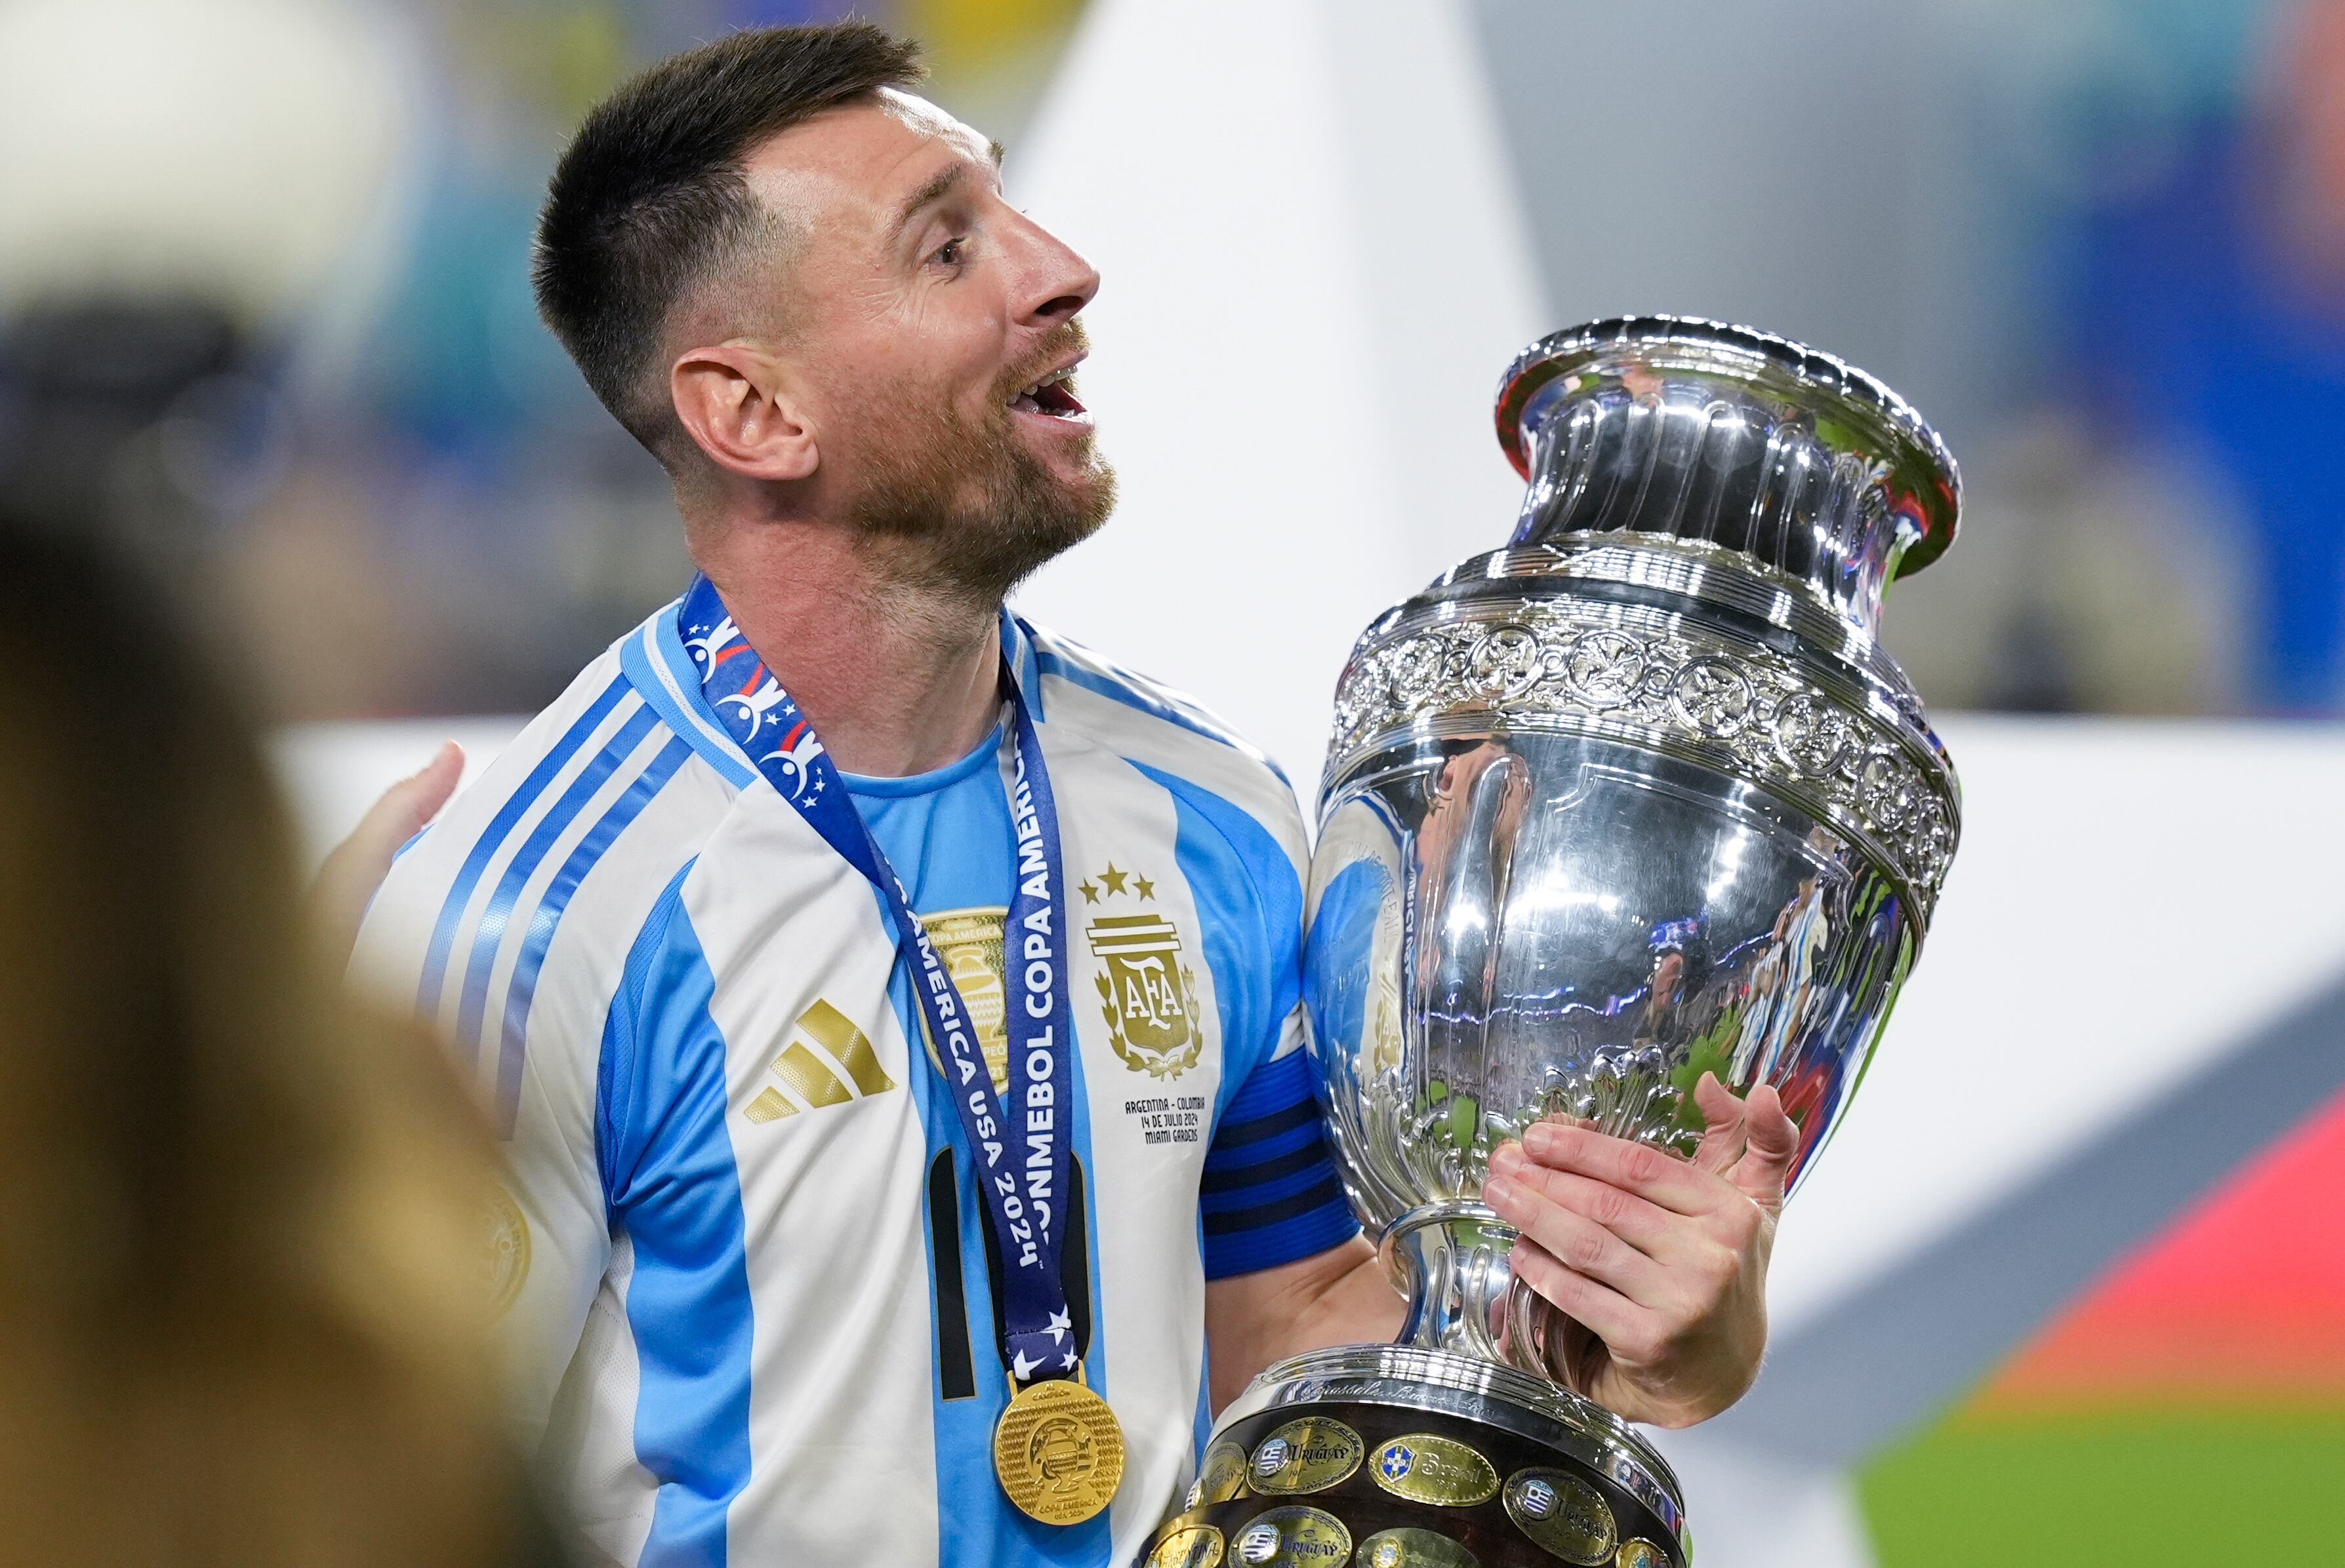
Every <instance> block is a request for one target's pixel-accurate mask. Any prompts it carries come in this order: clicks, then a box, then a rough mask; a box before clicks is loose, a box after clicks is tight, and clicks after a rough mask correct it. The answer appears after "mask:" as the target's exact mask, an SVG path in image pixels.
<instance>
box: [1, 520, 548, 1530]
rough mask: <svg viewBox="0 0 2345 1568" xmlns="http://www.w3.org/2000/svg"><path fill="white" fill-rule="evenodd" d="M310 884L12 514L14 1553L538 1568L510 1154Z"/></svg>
mask: <svg viewBox="0 0 2345 1568" xmlns="http://www.w3.org/2000/svg"><path fill="white" fill-rule="evenodd" d="M295 875H296V874H295V866H294V863H293V855H292V852H291V849H290V847H289V835H288V831H287V826H286V824H285V822H284V820H283V819H282V817H281V816H280V814H279V805H278V802H277V800H276V797H275V794H274V792H273V790H272V787H271V784H270V781H269V777H268V775H267V773H266V769H265V766H264V764H263V762H262V759H261V756H260V754H259V748H258V746H257V744H256V743H255V740H254V737H253V732H252V730H251V728H250V727H249V724H248V723H247V722H246V719H245V716H244V714H242V713H240V712H239V711H238V710H237V708H236V706H235V704H234V703H233V702H231V701H230V700H229V698H228V695H227V694H226V691H225V688H224V686H223V685H222V683H219V682H218V681H217V680H216V679H215V678H214V677H213V675H212V674H211V673H210V671H209V669H208V666H207V664H206V663H205V662H204V661H203V660H202V659H201V658H200V657H198V655H197V654H196V652H194V650H193V649H192V647H191V645H190V644H189V642H188V641H187V640H186V639H185V638H183V637H181V636H179V635H178V634H177V633H176V632H174V630H173V629H172V623H171V622H170V619H169V618H168V616H167V613H166V612H164V611H163V610H162V608H161V607H160V604H159V602H158V601H157V600H156V599H154V598H151V597H150V596H149V595H147V593H145V592H142V591H141V590H140V589H139V587H138V586H137V583H136V582H135V581H134V580H133V579H131V578H129V577H128V576H127V575H124V574H122V573H120V572H117V571H116V570H114V569H113V568H112V567H110V566H109V565H108V564H107V562H106V561H103V560H102V559H100V558H99V557H98V556H96V554H94V553H92V552H90V551H87V550H86V549H83V548H81V547H78V546H72V545H67V544H66V543H64V542H61V541H59V540H58V539H56V537H55V536H54V535H53V534H46V533H36V532H33V531H28V530H26V529H25V528H24V527H21V526H17V525H14V524H7V523H5V522H0V1017H5V1020H6V1028H5V1032H0V1520H5V1528H6V1532H7V1538H8V1544H7V1552H6V1554H7V1556H8V1558H9V1560H10V1561H12V1562H26V1563H35V1562H38V1563H77V1564H85V1565H111V1564H134V1563H135V1564H142V1565H143V1564H162V1563H190V1564H196V1563H217V1564H219V1565H221V1568H230V1565H233V1568H264V1565H281V1568H295V1565H297V1564H299V1565H304V1568H334V1565H343V1564H347V1565H351V1568H359V1565H375V1564H380V1565H382V1568H391V1565H393V1564H399V1565H414V1564H421V1563H432V1564H448V1565H473V1564H478V1565H482V1568H486V1565H488V1564H500V1563H514V1562H517V1561H519V1562H526V1561H544V1560H546V1559H544V1558H543V1557H541V1556H538V1555H536V1554H535V1553H532V1552H531V1551H530V1550H529V1549H528V1548H527V1547H526V1545H525V1544H524V1537H523V1532H522V1531H521V1530H519V1529H517V1528H516V1516H517V1513H518V1512H526V1510H518V1511H517V1510H515V1509H514V1508H513V1504H514V1502H515V1501H516V1499H517V1498H518V1496H519V1495H520V1494H519V1492H517V1491H516V1489H515V1487H514V1485H513V1476H514V1472H515V1467H513V1465H512V1464H511V1463H509V1462H507V1461H506V1459H505V1457H504V1453H503V1446H502V1442H503V1429H502V1423H501V1412H500V1411H498V1410H497V1409H496V1408H495V1405H496V1402H497V1401H496V1397H495V1387H496V1384H495V1380H494V1379H493V1378H492V1376H491V1375H490V1351H489V1348H488V1338H487V1334H486V1329H487V1324H488V1319H489V1316H490V1312H491V1310H492V1304H493V1303H492V1300H491V1295H492V1291H491V1286H490V1283H489V1280H488V1278H487V1276H488V1275H489V1273H490V1270H487V1269H484V1267H483V1265H482V1216H483V1214H484V1213H490V1212H492V1211H493V1208H494V1205H495V1203H496V1201H497V1192H498V1189H497V1187H496V1185H495V1182H494V1179H493V1176H492V1168H493V1166H492V1159H493V1149H492V1145H491V1143H490V1140H489V1139H488V1138H487V1137H486V1136H485V1133H484V1131H483V1130H482V1128H481V1127H480V1126H479V1123H478V1118H477V1117H476V1116H475V1115H474V1114H473V1112H472V1109H471V1108H470V1107H469V1106H468V1105H467V1104H466V1103H465V1101H464V1098H463V1096H462V1091H461V1089H460V1088H459V1087H458V1086H456V1085H455V1084H454V1083H453V1081H452V1078H451V1077H450V1075H449V1074H448V1073H447V1071H446V1070H445V1067H444V1065H443V1064H442V1061H441V1060H440V1059H439V1057H437V1056H436V1055H435V1054H434V1053H432V1052H431V1051H430V1050H429V1049H428V1048H426V1047H420V1046H419V1044H418V1042H417V1041H415V1040H413V1039H411V1038H408V1037H406V1035H405V1033H404V1032H403V1031H389V1030H383V1029H380V1028H372V1027H369V1026H368V1025H367V1023H366V1022H365V1021H363V1020H361V1019H360V1018H359V1017H354V1016H353V1014H352V1012H351V1010H350V1008H349V1007H348V1006H347V1004H346V1003H345V1002H344V1001H343V1000H342V998H341V997H340V996H339V995H338V992H337V989H336V987H335V986H333V984H332V982H331V978H330V970H329V969H328V968H327V966H325V965H323V964H321V963H318V962H314V961H313V959H314V954H313V951H312V948H311V945H310V939H309V938H308V936H307V935H306V933H305V931H304V929H303V927H302V925H301V923H300V921H299V917H298V914H297V904H296V899H295ZM534 1536H535V1538H536V1539H538V1540H540V1541H541V1542H542V1541H543V1531H542V1530H540V1531H537V1532H535V1533H534Z"/></svg>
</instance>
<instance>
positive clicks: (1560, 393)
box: [1497, 316, 1962, 633]
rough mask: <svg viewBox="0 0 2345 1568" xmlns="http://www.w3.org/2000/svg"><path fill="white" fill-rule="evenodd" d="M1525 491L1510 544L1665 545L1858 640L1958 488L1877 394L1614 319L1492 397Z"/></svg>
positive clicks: (1656, 320) (1767, 338)
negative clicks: (1773, 574) (1779, 584)
mask: <svg viewBox="0 0 2345 1568" xmlns="http://www.w3.org/2000/svg"><path fill="white" fill-rule="evenodd" d="M1497 426H1498V441H1499V444H1500V445H1501V446H1502V447H1504V448H1505V450H1506V453H1507V457H1508V460H1510V461H1511V462H1512V463H1513V464H1514V465H1515V470H1516V471H1517V472H1518V473H1520V474H1521V475H1522V476H1523V478H1524V479H1525V480H1526V481H1528V482H1529V485H1530V490H1529V492H1528V494H1527V495H1526V497H1525V498H1524V502H1523V511H1522V516H1521V519H1520V521H1518V524H1517V526H1516V531H1515V535H1514V540H1513V542H1514V543H1515V544H1516V545H1518V546H1524V545H1538V544H1545V543H1549V542H1552V541H1557V540H1558V539H1560V538H1561V537H1562V536H1564V535H1567V534H1579V535H1586V534H1591V533H1608V532H1641V533H1660V534H1666V535H1670V536H1672V537H1675V538H1679V539H1684V540H1691V541H1703V542H1708V543H1711V544H1715V545H1718V546H1721V547H1723V548H1726V549H1729V550H1732V551H1738V552H1740V553H1741V555H1743V556H1746V557H1750V558H1752V559H1754V560H1755V561H1757V562H1758V563H1759V564H1760V565H1761V566H1763V567H1768V568H1771V569H1773V570H1775V571H1777V572H1783V573H1785V574H1787V575H1789V576H1791V577H1792V578H1795V579H1797V580H1799V581H1800V582H1803V583H1805V584H1806V585H1807V586H1808V587H1810V588H1811V589H1812V590H1813V591H1814V592H1817V593H1819V594H1820V595H1822V597H1823V598H1824V599H1825V600H1826V601H1827V602H1829V603H1830V604H1831V605H1832V608H1833V609H1835V610H1836V611H1837V612H1839V613H1840V614H1842V615H1843V617H1845V618H1847V619H1848V620H1850V621H1852V622H1855V623H1856V624H1858V625H1860V626H1862V627H1863V629H1864V631H1865V632H1868V633H1871V632H1876V631H1877V629H1878V621H1879V616H1880V603H1881V595H1882V593H1883V591H1884V590H1885V588H1886V587H1887V585H1888V582H1889V581H1890V580H1891V579H1892V578H1893V577H1902V576H1903V575H1905V574H1906V573H1908V572H1918V571H1920V570H1921V569H1922V568H1923V567H1924V566H1926V565H1928V564H1929V563H1930V562H1931V561H1934V560H1936V559H1937V558H1938V557H1939V555H1941V554H1943V553H1944V551H1945V548H1946V546H1947V545H1948V544H1950V543H1952V542H1953V541H1954V530H1955V526H1956V523H1957V521H1958V519H1959V516H1960V513H1961V510H1962V481H1961V478H1960V475H1959V472H1958V470H1956V469H1955V466H1954V458H1953V457H1952V455H1951V454H1949V453H1948V452H1947V450H1946V448H1945V443H1944V441H1942V440H1939V438H1938V434H1937V432H1936V431H1935V430H1932V429H1931V428H1930V426H1929V425H1928V424H1927V423H1926V422H1925V421H1924V420H1923V419H1922V417H1921V416H1920V415H1919V414H1917V413H1915V412H1914V409H1913V407H1912V406H1911V405H1910V404H1908V403H1907V402H1906V401H1905V400H1904V399H1903V398H1901V397H1899V396H1898V395H1897V394H1896V393H1895V392H1893V391H1892V390H1891V389H1889V388H1888V387H1886V386H1884V385H1883V384H1882V383H1881V382H1880V381H1878V380H1876V379H1873V377H1871V376H1869V375H1867V374H1865V373H1864V372H1863V370H1860V369H1856V368H1855V367H1854V366H1853V365H1849V364H1847V363H1845V362H1843V361H1842V360H1840V359H1834V358H1832V356H1831V355H1829V354H1822V353H1819V352H1817V351H1816V350H1814V349H1810V348H1807V347H1806V346H1804V345H1802V344H1800V343H1794V342H1792V341H1791V340H1790V339H1784V338H1778V337H1775V336H1773V335H1771V334H1770V333H1765V332H1759V331H1755V330H1753V329H1750V328H1747V327H1734V326H1729V325H1727V324H1725V323H1723V322H1719V321H1704V320H1697V319H1690V318H1686V317H1675V316H1631V317H1616V318H1612V319H1608V320H1602V321H1593V322H1589V323H1587V324H1586V325H1583V326H1579V327H1574V328H1569V329H1566V330H1564V331H1561V332H1558V333H1555V334H1554V335H1552V336H1550V337H1548V338H1544V339H1540V340H1539V341H1538V342H1537V343H1535V344H1533V345H1532V346H1531V347H1530V348H1528V349H1525V350H1524V351H1523V352H1522V353H1521V354H1520V355H1518V356H1517V358H1516V359H1515V362H1514V364H1513V365H1511V366H1509V367H1508V370H1507V374H1506V377H1505V379H1503V380H1502V381H1501V382H1500V383H1499V391H1498V401H1497Z"/></svg>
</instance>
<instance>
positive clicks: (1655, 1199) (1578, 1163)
mask: <svg viewBox="0 0 2345 1568" xmlns="http://www.w3.org/2000/svg"><path fill="white" fill-rule="evenodd" d="M1523 1151H1524V1152H1525V1153H1526V1154H1528V1155H1529V1156H1530V1157H1531V1158H1533V1159H1535V1160H1537V1161H1538V1162H1539V1163H1540V1164H1541V1165H1544V1166H1547V1167H1549V1168H1552V1169H1556V1170H1569V1171H1576V1172H1578V1173H1579V1175H1581V1176H1588V1177H1593V1178H1594V1179H1597V1180H1598V1181H1601V1182H1604V1183H1606V1184H1607V1185H1609V1186H1612V1187H1618V1188H1622V1189H1626V1190H1628V1191H1629V1192H1633V1193H1635V1194H1637V1196H1639V1198H1642V1199H1646V1200H1647V1201H1649V1202H1651V1203H1656V1204H1659V1205H1660V1207H1661V1208H1663V1209H1671V1210H1673V1211H1675V1212H1677V1213H1679V1214H1708V1213H1710V1212H1711V1211H1712V1210H1713V1209H1718V1208H1719V1207H1720V1206H1721V1205H1722V1204H1724V1203H1725V1202H1726V1201H1728V1200H1729V1199H1731V1198H1732V1197H1733V1196H1734V1194H1733V1192H1732V1190H1731V1188H1730V1187H1729V1186H1728V1185H1727V1183H1726V1181H1725V1180H1724V1179H1722V1178H1721V1177H1720V1176H1719V1175H1718V1174H1717V1173H1715V1172H1713V1171H1707V1170H1702V1169H1699V1168H1696V1167H1695V1166H1694V1165H1693V1164H1692V1163H1691V1162H1690V1161H1689V1160H1683V1159H1680V1158H1677V1157H1676V1156H1675V1155H1672V1154H1664V1153H1663V1152H1661V1151H1660V1149H1658V1148H1653V1147H1652V1146H1651V1145H1650V1144H1644V1143H1631V1142H1629V1140H1628V1139H1626V1138H1611V1137H1609V1136H1607V1135H1606V1134H1603V1133H1600V1132H1590V1131H1589V1130H1588V1129H1587V1128H1579V1127H1564V1126H1561V1125H1558V1123H1555V1122H1547V1121H1543V1122H1537V1123H1534V1124H1533V1125H1532V1126H1530V1127H1528V1128H1525V1129H1524V1131H1523Z"/></svg>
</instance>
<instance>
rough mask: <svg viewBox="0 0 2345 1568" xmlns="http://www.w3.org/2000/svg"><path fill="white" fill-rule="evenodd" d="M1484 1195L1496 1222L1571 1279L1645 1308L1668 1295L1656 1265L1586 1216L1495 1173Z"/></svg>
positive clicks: (1506, 1176)
mask: <svg viewBox="0 0 2345 1568" xmlns="http://www.w3.org/2000/svg"><path fill="white" fill-rule="evenodd" d="M1482 1195H1483V1197H1484V1198H1485V1199H1487V1200H1488V1202H1489V1205H1490V1207H1491V1208H1492V1209H1496V1210H1497V1214H1498V1218H1499V1219H1503V1220H1505V1221H1506V1222H1507V1223H1508V1224H1509V1225H1511V1226H1513V1227H1514V1228H1515V1229H1517V1230H1519V1231H1520V1232H1522V1234H1523V1236H1524V1237H1525V1238H1527V1239H1529V1240H1532V1241H1535V1242H1537V1243H1538V1245H1539V1246H1540V1247H1541V1248H1542V1249H1545V1250H1546V1252H1547V1254H1548V1256H1549V1257H1551V1258H1553V1259H1556V1260H1557V1261H1558V1262H1560V1263H1562V1264H1563V1265H1564V1266H1565V1267H1567V1268H1568V1269H1569V1270H1571V1271H1572V1272H1573V1273H1575V1274H1579V1275H1583V1276H1585V1277H1587V1278H1588V1279H1590V1280H1597V1281H1598V1282H1599V1283H1601V1284H1604V1285H1607V1286H1609V1287H1610V1288H1611V1289H1613V1290H1617V1291H1619V1293H1620V1294H1621V1295H1623V1296H1626V1297H1628V1298H1629V1299H1630V1300H1635V1301H1639V1302H1642V1303H1644V1304H1646V1305H1648V1306H1650V1305H1654V1304H1657V1303H1658V1302H1659V1300H1660V1298H1661V1296H1662V1294H1663V1293H1664V1292H1665V1291H1666V1290H1667V1288H1668V1286H1669V1280H1668V1279H1667V1277H1666V1276H1665V1274H1664V1271H1663V1270H1662V1269H1661V1267H1660V1264H1658V1263H1656V1262H1654V1261H1653V1259H1650V1258H1649V1257H1647V1256H1646V1255H1645V1254H1644V1253H1642V1252H1639V1250H1637V1249H1635V1248H1634V1247H1631V1246H1629V1244H1628V1243H1627V1242H1626V1241H1623V1240H1621V1239H1620V1238H1619V1237H1618V1236H1616V1235H1614V1234H1613V1233H1612V1232H1611V1231H1610V1230H1608V1229H1605V1228H1604V1227H1603V1226H1601V1225H1599V1224H1598V1223H1597V1222H1596V1221H1595V1220H1593V1219H1589V1218H1588V1217H1587V1216H1586V1215H1584V1214H1579V1213H1575V1212H1573V1211H1572V1210H1571V1209H1567V1208H1565V1207H1564V1206H1563V1205H1562V1204H1560V1203H1558V1202H1557V1201H1555V1200H1554V1199H1551V1198H1548V1196H1546V1195H1545V1194H1544V1193H1541V1192H1538V1191H1536V1190H1534V1189H1532V1188H1530V1187H1529V1186H1528V1185H1527V1184H1525V1183H1523V1182H1521V1181H1518V1180H1515V1179H1512V1178H1511V1177H1509V1176H1508V1175H1506V1174H1502V1173H1498V1172H1494V1173H1493V1174H1492V1176H1491V1178H1490V1179H1489V1181H1488V1182H1487V1184H1485V1186H1484V1187H1483V1189H1482ZM1594 1326H1595V1325H1593V1324H1590V1325H1589V1327H1591V1328H1593V1327H1594Z"/></svg>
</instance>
